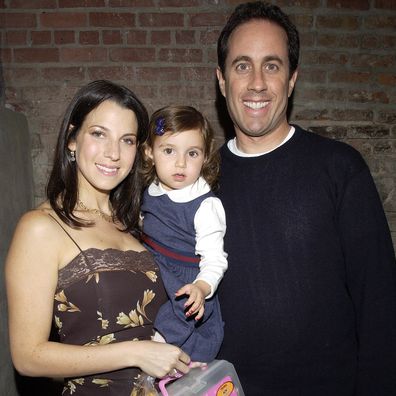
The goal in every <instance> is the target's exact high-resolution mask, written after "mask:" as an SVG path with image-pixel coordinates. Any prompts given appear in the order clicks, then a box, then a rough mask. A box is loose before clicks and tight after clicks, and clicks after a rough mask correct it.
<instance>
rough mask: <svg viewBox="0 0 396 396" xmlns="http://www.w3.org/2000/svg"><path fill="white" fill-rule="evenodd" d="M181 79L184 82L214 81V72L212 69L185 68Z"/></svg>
mask: <svg viewBox="0 0 396 396" xmlns="http://www.w3.org/2000/svg"><path fill="white" fill-rule="evenodd" d="M183 77H184V80H185V81H199V82H204V81H216V70H215V68H214V67H186V68H183Z"/></svg>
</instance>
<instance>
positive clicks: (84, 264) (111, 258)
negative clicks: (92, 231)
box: [57, 248, 158, 291]
mask: <svg viewBox="0 0 396 396" xmlns="http://www.w3.org/2000/svg"><path fill="white" fill-rule="evenodd" d="M104 271H131V272H143V273H146V272H149V271H158V267H157V265H156V264H155V261H154V259H153V257H152V256H151V254H150V253H149V252H148V251H145V250H143V251H141V252H138V251H135V250H126V251H123V250H118V249H113V248H108V249H97V248H89V249H86V250H84V251H81V253H79V254H78V255H77V256H76V257H75V258H74V259H73V260H72V261H71V262H70V263H69V264H68V265H67V266H66V267H64V268H62V269H60V270H59V272H58V284H57V291H58V290H61V289H65V288H67V287H69V286H70V285H72V284H74V283H76V282H78V281H80V280H82V279H84V278H86V277H87V276H88V275H91V274H93V273H95V272H104Z"/></svg>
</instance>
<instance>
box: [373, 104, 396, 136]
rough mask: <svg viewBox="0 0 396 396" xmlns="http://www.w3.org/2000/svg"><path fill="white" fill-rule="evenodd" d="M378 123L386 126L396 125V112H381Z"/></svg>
mask: <svg viewBox="0 0 396 396" xmlns="http://www.w3.org/2000/svg"><path fill="white" fill-rule="evenodd" d="M377 121H378V122H383V123H385V124H396V111H394V110H389V111H387V110H383V111H379V112H378V117H377ZM395 137H396V136H395Z"/></svg>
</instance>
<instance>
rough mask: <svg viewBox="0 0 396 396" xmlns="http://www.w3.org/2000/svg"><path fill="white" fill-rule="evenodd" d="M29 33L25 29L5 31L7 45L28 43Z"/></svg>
mask: <svg viewBox="0 0 396 396" xmlns="http://www.w3.org/2000/svg"><path fill="white" fill-rule="evenodd" d="M26 39H27V34H26V31H25V30H9V31H6V32H5V44H6V46H14V45H26V43H27V40H26Z"/></svg>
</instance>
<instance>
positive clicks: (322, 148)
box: [295, 126, 367, 174]
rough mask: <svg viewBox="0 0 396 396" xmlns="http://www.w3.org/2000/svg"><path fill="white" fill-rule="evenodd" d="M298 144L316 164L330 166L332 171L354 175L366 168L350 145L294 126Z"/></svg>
mask: <svg viewBox="0 0 396 396" xmlns="http://www.w3.org/2000/svg"><path fill="white" fill-rule="evenodd" d="M295 128H296V132H297V133H299V134H300V137H301V139H300V144H301V147H303V148H304V150H305V153H306V155H307V156H310V157H311V158H314V161H315V163H316V164H318V165H319V164H320V163H322V164H323V165H324V166H326V167H327V166H330V167H331V168H333V170H334V171H340V172H342V171H344V172H346V173H348V174H349V173H352V174H353V173H356V172H359V171H361V170H362V169H363V168H366V167H367V164H366V162H365V160H364V159H363V157H362V155H361V154H360V152H359V151H358V150H357V149H355V148H354V147H352V146H351V145H350V144H348V143H346V142H343V141H340V140H336V139H334V138H331V137H328V136H323V135H320V134H318V133H316V132H312V131H308V130H305V129H303V128H301V127H298V126H295Z"/></svg>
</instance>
